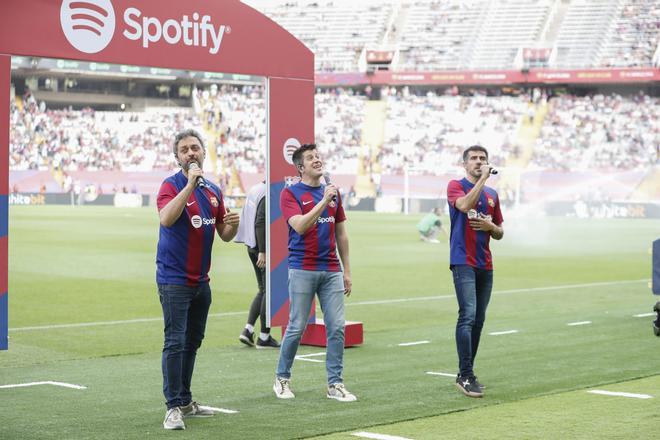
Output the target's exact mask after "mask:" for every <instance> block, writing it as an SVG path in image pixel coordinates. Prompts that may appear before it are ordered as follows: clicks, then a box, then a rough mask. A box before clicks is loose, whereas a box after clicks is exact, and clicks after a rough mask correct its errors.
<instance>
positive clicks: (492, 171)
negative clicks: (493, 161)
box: [490, 168, 499, 174]
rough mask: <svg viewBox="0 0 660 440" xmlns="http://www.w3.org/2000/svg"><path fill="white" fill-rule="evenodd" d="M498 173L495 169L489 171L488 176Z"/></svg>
mask: <svg viewBox="0 0 660 440" xmlns="http://www.w3.org/2000/svg"><path fill="white" fill-rule="evenodd" d="M497 173H499V171H497V170H496V169H495V168H491V169H490V174H497Z"/></svg>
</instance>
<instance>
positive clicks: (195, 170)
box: [188, 162, 207, 188]
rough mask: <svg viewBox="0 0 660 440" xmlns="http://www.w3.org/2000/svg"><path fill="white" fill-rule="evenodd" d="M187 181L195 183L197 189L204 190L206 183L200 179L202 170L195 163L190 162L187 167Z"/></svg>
mask: <svg viewBox="0 0 660 440" xmlns="http://www.w3.org/2000/svg"><path fill="white" fill-rule="evenodd" d="M188 179H189V180H192V181H193V182H197V187H199V188H206V186H207V185H206V181H205V180H204V178H203V177H202V169H201V168H200V167H199V165H197V162H191V163H190V165H188Z"/></svg>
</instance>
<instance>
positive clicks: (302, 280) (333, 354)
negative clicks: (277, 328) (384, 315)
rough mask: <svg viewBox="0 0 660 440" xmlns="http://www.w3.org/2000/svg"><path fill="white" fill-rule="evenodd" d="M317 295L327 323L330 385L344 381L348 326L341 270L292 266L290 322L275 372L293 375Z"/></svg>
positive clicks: (279, 375) (326, 358)
mask: <svg viewBox="0 0 660 440" xmlns="http://www.w3.org/2000/svg"><path fill="white" fill-rule="evenodd" d="M315 294H316V295H318V297H319V303H320V304H321V310H322V311H323V321H324V322H325V332H326V337H327V346H328V347H327V351H326V357H325V368H326V371H327V373H328V384H333V383H342V382H343V379H342V377H341V373H342V370H343V368H344V365H343V360H344V325H345V321H344V277H343V275H342V272H323V271H312V270H299V269H289V301H290V306H289V325H288V326H287V328H286V333H285V335H284V338H283V340H282V347H280V360H279V362H278V363H277V372H276V374H277V376H278V377H282V378H285V379H290V378H291V366H292V365H293V359H294V358H295V357H296V352H297V351H298V345H300V338H301V337H302V334H303V332H304V331H305V326H306V325H307V320H308V319H309V312H310V309H311V307H312V300H313V299H314V295H315Z"/></svg>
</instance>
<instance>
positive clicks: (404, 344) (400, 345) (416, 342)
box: [399, 341, 431, 347]
mask: <svg viewBox="0 0 660 440" xmlns="http://www.w3.org/2000/svg"><path fill="white" fill-rule="evenodd" d="M430 343H431V341H415V342H402V343H401V344H399V347H410V346H411V345H422V344H430Z"/></svg>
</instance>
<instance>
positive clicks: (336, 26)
mask: <svg viewBox="0 0 660 440" xmlns="http://www.w3.org/2000/svg"><path fill="white" fill-rule="evenodd" d="M248 4H251V5H252V6H253V7H256V8H258V9H259V10H260V11H261V12H262V13H264V14H266V15H267V16H269V17H270V18H272V19H273V20H274V21H276V22H277V23H278V24H280V25H281V26H282V27H284V28H285V29H287V30H288V31H289V32H291V33H292V34H293V35H295V36H296V37H297V38H298V39H299V40H301V41H303V42H304V43H305V44H306V45H307V47H309V48H310V49H312V50H313V51H314V54H315V55H316V58H315V63H316V66H315V68H316V70H317V71H328V72H331V71H350V70H355V68H356V66H357V62H358V60H359V58H360V55H361V53H362V51H363V49H364V48H365V46H369V45H377V44H380V43H381V41H382V39H383V37H384V36H385V32H386V28H387V25H388V23H389V21H390V19H391V13H392V9H393V3H392V2H381V1H376V0H360V1H357V2H356V1H346V0H337V1H335V2H332V3H317V2H315V1H313V0H306V1H286V2H283V1H280V2H278V1H252V2H248Z"/></svg>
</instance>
